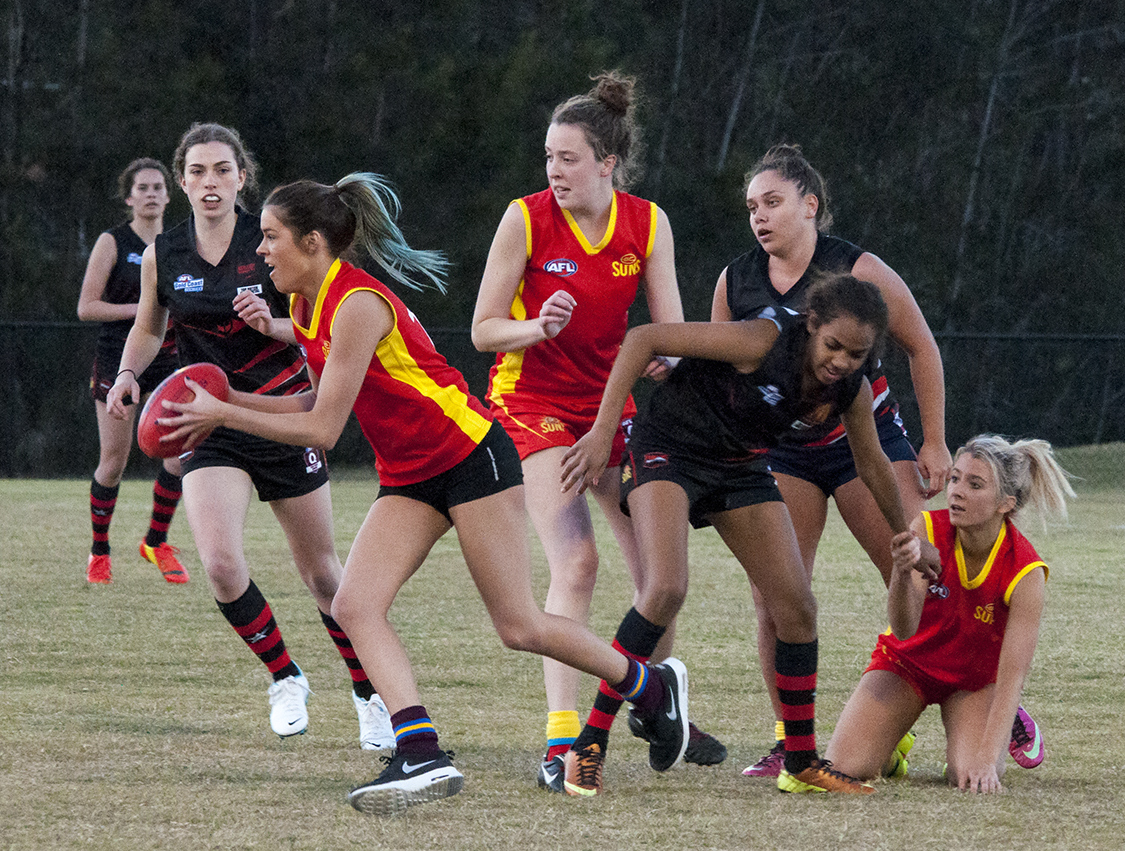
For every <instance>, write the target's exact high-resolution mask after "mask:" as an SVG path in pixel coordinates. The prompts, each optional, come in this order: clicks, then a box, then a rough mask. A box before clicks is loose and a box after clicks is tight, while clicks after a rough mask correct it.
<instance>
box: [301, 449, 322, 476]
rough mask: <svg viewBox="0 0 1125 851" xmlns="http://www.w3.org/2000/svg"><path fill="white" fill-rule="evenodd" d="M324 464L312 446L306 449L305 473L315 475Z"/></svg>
mask: <svg viewBox="0 0 1125 851" xmlns="http://www.w3.org/2000/svg"><path fill="white" fill-rule="evenodd" d="M322 466H323V464H322V463H321V460H320V453H319V452H317V451H316V450H315V449H313V448H312V447H311V446H308V447H306V448H305V472H306V473H315V472H317V471H318V470H319V469H320V468H321V467H322Z"/></svg>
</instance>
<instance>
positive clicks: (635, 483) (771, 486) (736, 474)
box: [621, 442, 782, 529]
mask: <svg viewBox="0 0 1125 851" xmlns="http://www.w3.org/2000/svg"><path fill="white" fill-rule="evenodd" d="M622 460H623V462H624V463H622V465H621V511H622V512H623V513H624V514H626V515H628V514H629V505H628V498H629V494H630V493H632V492H633V490H634V489H635V488H638V487H640V486H641V485H643V484H646V483H648V482H672V483H674V484H677V485H679V486H680V487H681V488H683V490H684V492H685V493H686V494H687V497H688V519H689V520H690V521H691V525H692V526H693V527H694V528H696V529H702V528H703V527H705V526H710V525H711V521H710V520H709V519H708V518H709V516H710V515H712V514H718V513H719V512H721V511H733V510H734V509H736V508H745V507H746V506H748V505H760V504H762V503H765V502H781V501H782V499H781V491H779V490H778V489H777V482H775V481H774V478H773V476H771V475H770V468H769V465H768V464H767V463H766V460H765V457H764V456H762V457H758V458H754V459H752V460H748V461H719V460H714V461H710V460H709V461H701V460H699V459H697V458H691V457H685V456H682V455H677V454H675V453H674V452H666V451H663V450H660V449H657V448H655V447H647V446H643V445H640V444H637V443H635V442H630V443H629V445H628V446H627V447H626V449H625V458H624V459H622Z"/></svg>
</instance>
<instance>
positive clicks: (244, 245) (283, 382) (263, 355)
mask: <svg viewBox="0 0 1125 851" xmlns="http://www.w3.org/2000/svg"><path fill="white" fill-rule="evenodd" d="M236 213H237V216H238V219H237V221H236V223H235V227H234V236H233V237H232V238H231V242H230V247H229V248H227V253H226V254H225V255H224V256H223V259H222V260H220V261H219V264H218V265H217V266H212V265H211V264H210V263H208V262H207V261H206V260H204V259H203V258H202V257H200V256H199V252H198V251H197V250H196V247H195V220H194V217H191V216H189V217H188V219H187V221H185V222H183V223H181V224H179V225H177V226H176V227H174V228H173V229H172V230H170V231H168V232H166V233H163V234H161V235H160V236H158V237H157V238H156V278H157V285H156V286H157V289H156V293H157V298H158V300H159V301H160V304H161V305H163V306H164V307H166V308H168V315H169V316H170V317H171V319H172V323H173V325H174V327H175V329H176V345H177V348H178V349H179V355H180V363H181V364H189V363H199V362H201V361H210V362H211V363H214V364H218V365H219V366H220V367H222V368H223V370H224V371H225V372H226V374H227V378H228V379H229V380H230V386H231V387H232V388H234V389H235V390H241V391H244V392H249V393H265V394H268V395H275V396H276V395H287V394H290V393H297V392H300V391H301V390H305V389H307V388H308V387H309V381H308V376H307V373H306V371H305V359H304V356H303V355H302V354H301V351H300V349H298V348H297V347H296V346H292V345H288V344H286V343H283V342H281V341H280V340H275V339H273V338H272V337H268V336H266V335H265V334H260V333H259V332H257V331H255V330H254V329H253V328H251V327H250V326H249V325H247V324H246V323H245V322H243V321H242V320H241V319H239V318H238V314H237V313H236V312H235V309H234V307H233V306H232V304H231V303H232V302H233V300H234V297H235V295H237V294H238V293H239V292H242V291H243V290H245V289H250V290H252V291H253V292H255V293H257V294H258V295H260V296H261V297H262V298H264V299H265V300H266V302H267V303H268V304H269V306H270V312H271V313H272V314H273V315H274V316H275V317H279V318H280V317H285V318H288V317H289V309H288V304H287V302H286V299H285V297H284V296H283V295H282V294H281V293H279V292H278V291H277V290H276V289H275V288H274V285H273V281H271V280H270V277H269V267H268V266H266V264H265V262H264V261H263V260H262V258H261V257H259V256H258V255H257V253H256V251H255V249H257V247H258V244H259V243H260V242H261V238H262V234H261V231H260V230H259V227H258V219H257V217H255V216H252V215H250V214H249V213H247V212H245V211H244V210H242V209H236Z"/></svg>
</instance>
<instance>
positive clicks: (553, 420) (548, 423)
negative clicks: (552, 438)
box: [539, 417, 566, 434]
mask: <svg viewBox="0 0 1125 851" xmlns="http://www.w3.org/2000/svg"><path fill="white" fill-rule="evenodd" d="M539 430H540V431H541V432H543V434H552V433H553V432H556V431H566V426H564V425H563V424H562V421H561V420H560V419H559V418H558V417H543V419H542V420H540V422H539Z"/></svg>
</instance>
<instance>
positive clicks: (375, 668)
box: [165, 174, 688, 815]
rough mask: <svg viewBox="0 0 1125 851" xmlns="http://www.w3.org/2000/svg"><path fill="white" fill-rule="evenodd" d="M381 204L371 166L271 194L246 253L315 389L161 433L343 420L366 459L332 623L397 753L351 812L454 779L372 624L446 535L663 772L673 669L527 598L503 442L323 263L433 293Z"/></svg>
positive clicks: (327, 428)
mask: <svg viewBox="0 0 1125 851" xmlns="http://www.w3.org/2000/svg"><path fill="white" fill-rule="evenodd" d="M398 209H399V202H398V198H397V196H396V195H395V194H394V192H393V191H392V190H391V189H390V188H389V187H388V186H387V185H386V184H385V183H384V181H383V180H382V179H381V178H380V177H379V176H378V175H373V174H350V175H348V176H347V177H345V178H343V179H341V180H340V181H338V182H337V183H336V184H334V185H332V186H326V185H323V184H319V183H313V182H312V181H299V182H297V183H293V184H289V185H287V186H282V187H280V188H279V189H276V190H274V192H273V193H272V194H271V195H270V196H269V198H268V199H267V200H266V203H265V206H264V208H263V210H262V218H261V228H262V242H261V245H260V246H259V248H258V251H259V253H260V254H261V255H262V256H263V257H264V258H265V261H266V263H268V264H269V265H270V266H271V267H273V271H272V272H271V278H272V279H273V282H274V284H275V285H276V286H277V288H278V290H280V291H281V292H284V293H289V294H290V307H289V311H290V316H291V317H292V320H293V327H294V329H295V332H296V334H297V337H298V339H299V340H301V342H302V343H303V344H304V346H305V348H306V350H307V351H308V358H309V367H310V369H311V371H312V373H313V381H314V386H315V392H313V393H304V394H301V395H298V396H285V397H278V396H271V397H269V398H268V399H264V398H260V397H251V396H248V395H247V394H238V393H232V394H231V397H230V398H231V401H232V402H233V403H234V404H230V403H223V402H219V401H218V400H216V399H215V398H214V397H212V396H210V395H209V394H207V393H206V392H204V391H203V390H202V388H199V390H198V391H197V395H196V398H195V399H194V401H192V402H190V403H171V404H169V405H168V406H167V407H169V408H170V413H169V417H168V418H167V419H166V420H165V424H166V425H175V426H182V428H178V429H177V431H176V432H173V434H172V435H170V437H172V438H175V437H177V435H181V434H188V433H191V432H196V431H197V432H198V433H200V434H206V433H207V432H208V430H209V429H211V428H214V427H216V426H224V427H227V428H234V429H240V430H242V431H246V432H249V433H251V434H256V435H259V436H261V437H263V438H267V439H270V440H276V441H281V442H285V443H293V444H297V445H304V444H307V443H312V444H315V445H320V446H328V447H331V446H333V445H334V444H335V443H336V440H337V439H338V438H339V436H340V433H341V432H342V431H343V428H344V425H345V423H346V422H347V420H348V417H349V416H350V414H351V413H352V412H353V411H354V412H355V415H356V418H357V419H358V421H359V424H360V427H361V428H362V429H363V433H364V435H365V436H366V437H367V440H368V442H370V444H371V446H372V448H373V449H374V450H375V464H376V469H377V470H378V472H379V494H378V496H377V497H376V499H375V504H374V505H373V506H372V507H371V510H370V512H368V515H367V519H366V520H365V521H364V523H363V526H362V527H361V528H360V530H359V533H358V535H357V536H356V539H355V543H354V544H353V545H352V549H351V552H350V553H349V555H348V559H347V563H346V565H345V568H344V578H343V581H342V582H341V584H340V590H339V592H338V593H337V594H336V598H335V600H334V601H333V603H332V613H333V615H334V616H335V617H336V618H337V620H339V622H340V623H341V624H342V625H343V626H344V627H345V628H346V629H347V632H348V635H349V636H350V637H351V639H352V641H353V643H354V645H355V650H356V653H357V655H358V657H359V659H360V660H361V661H362V662H363V665H364V668H365V669H366V670H367V671H368V672H369V673H370V675H371V679H372V681H373V682H374V683H375V685H376V686H377V687H378V689H379V693H380V694H381V695H382V696H383V699H384V700H385V701H386V703H387V708H388V709H389V710H390V711H391V713H392V715H391V720H392V723H393V725H394V733H395V740H396V745H397V752H396V754H395V757H394V759H393V760H392V761H391V762H390V763H389V765H388V766H387V768H386V769H385V770H384V771H383V772H382V773H381V774H379V775H378V776H377V777H375V778H374V779H373V780H371V781H370V782H368V783H364V784H362V785H360V786H357V787H356V788H355V789H353V790H352V791H351V794H350V795H349V796H348V800H349V802H350V803H351V804H352V806H354V807H355V808H356V809H358V810H361V811H363V812H368V813H372V814H377V815H394V814H397V813H400V812H402V811H403V810H405V808H407V807H409V806H412V805H415V804H423V803H426V802H428V801H434V800H438V799H440V798H445V797H449V796H451V795H454V794H456V793H457V792H459V791H460V790H461V787H462V784H463V782H464V780H463V776H462V775H461V772H459V771H458V770H457V769H456V768H454V766H453V764H452V762H451V760H450V755H449V754H447V753H445V752H443V751H442V749H441V748H440V747H439V745H438V735H437V728H436V727H435V725H434V722H433V721H432V720H431V719H430V716H429V711H428V710H427V709H426V707H425V706H423V705H422V701H421V698H420V697H419V694H418V687H417V684H416V683H415V680H414V672H413V670H412V668H411V665H410V660H409V658H408V657H407V655H406V649H405V648H404V647H403V644H402V642H401V640H400V639H399V637H398V634H397V633H396V632H395V629H394V627H393V626H392V625H391V622H390V620H389V612H390V608H391V606H392V604H393V603H394V601H395V598H396V597H397V595H398V592H399V589H401V588H402V586H403V585H404V584H405V583H406V581H407V580H408V579H409V578H410V577H411V576H412V575H413V574H414V573H415V571H417V570H418V569H419V568H420V567H421V566H422V564H423V562H424V561H425V560H426V557H427V555H428V554H429V552H430V549H431V547H433V545H434V544H435V543H437V541H438V539H439V538H440V537H442V535H444V534H445V533H446V532H447V531H449V530H450V529H451V528H452V529H454V530H455V531H456V532H457V539H458V541H459V543H460V545H461V552H462V554H463V555H464V557H465V562H466V564H467V566H468V568H469V573H470V574H471V575H472V577H473V581H474V582H475V583H476V586H477V588H478V589H479V591H480V595H481V598H482V600H483V601H484V604H485V607H486V608H487V609H488V613H489V615H490V617H491V618H492V622H493V625H494V626H495V628H496V631H497V633H498V634H499V635H500V638H501V640H502V641H503V642H504V644H505V646H507V647H510V648H513V649H518V650H526V651H529V652H532V653H538V654H540V655H543V656H550V657H551V658H553V659H556V660H558V661H559V662H562V663H564V664H566V665H569V666H571V667H573V668H577V669H579V670H581V671H585V672H587V673H589V674H593V675H594V676H596V677H599V678H601V679H603V680H605V681H607V682H608V683H610V684H611V686H612V688H613V689H614V690H615V691H616V692H617V693H619V694H621V695H622V696H623V697H624V698H625V699H626V700H628V701H629V702H630V703H632V704H633V705H634V707H635V708H636V711H637V713H638V717H639V718H640V719H641V720H642V721H643V722H644V723H645V725H646V729H647V730H648V731H649V732H650V733H651V736H650V743H649V764H650V765H651V766H652V767H653V768H654V769H655V770H657V771H664V770H666V769H668V768H670V767H671V766H672V765H673V764H674V763H675V762H676V761H677V760H679V758H680V757H681V756H682V755H683V753H684V750H685V749H686V747H687V737H688V722H687V673H686V671H684V669H683V665H682V664H681V663H680V662H679V661H678V660H675V659H668V660H666V661H665V662H664V663H663V664H661V665H655V666H649V665H647V664H644V663H642V662H638V661H637V660H635V659H633V658H630V657H627V656H626V655H624V654H623V653H621V652H618V651H617V650H615V649H614V648H613V647H611V646H610V645H609V644H607V643H606V642H604V641H602V640H600V639H598V638H597V637H595V636H594V635H593V634H592V633H591V632H589V631H588V630H587V629H586V628H585V627H584V626H582V625H581V624H579V623H577V622H575V621H572V620H570V619H569V618H565V617H561V616H559V615H551V614H545V613H544V612H543V611H541V610H540V609H539V608H538V607H537V606H536V603H535V598H534V595H533V593H532V587H531V556H530V551H529V546H528V538H527V513H526V511H525V509H524V492H523V474H522V471H521V469H520V460H519V454H518V453H517V452H516V448H515V445H514V444H513V443H512V439H511V438H510V437H509V436H508V435H507V433H506V432H505V431H504V429H503V427H502V426H501V425H500V424H499V423H498V422H496V421H495V420H494V419H493V417H492V415H491V414H489V412H488V410H487V409H486V408H485V407H484V406H483V405H481V403H480V402H479V401H478V400H477V399H476V398H475V397H474V396H472V394H470V393H469V390H468V386H467V385H466V384H465V380H464V378H463V377H462V376H461V373H459V372H458V371H457V370H456V369H454V368H453V367H452V366H450V365H449V364H448V363H447V362H446V360H445V358H443V357H442V356H441V355H440V354H438V352H437V351H436V350H435V349H434V346H433V342H432V341H431V340H430V337H429V335H428V334H427V333H426V331H425V329H423V327H422V325H421V324H420V323H419V322H418V319H417V317H415V316H414V314H413V313H411V312H410V311H409V310H407V308H406V306H405V305H404V304H403V303H402V301H400V300H399V298H398V297H397V296H396V295H395V294H394V293H393V292H391V290H390V289H389V288H388V287H387V286H386V285H384V284H383V283H382V282H380V281H378V280H376V279H375V278H373V277H371V276H370V275H368V274H367V273H366V272H364V271H363V270H362V269H357V268H355V267H354V266H352V265H351V264H349V263H347V262H345V261H343V260H341V259H340V255H341V254H343V253H344V252H345V251H347V250H348V249H349V248H351V247H352V245H353V244H355V245H358V246H360V247H362V248H364V249H365V250H367V251H368V252H369V253H370V254H371V255H372V256H374V257H375V258H376V259H377V260H378V261H379V262H380V264H381V265H382V266H383V268H385V269H387V270H388V271H389V272H390V274H391V275H392V276H393V277H394V278H396V280H398V281H399V283H403V284H407V285H414V283H413V281H412V280H411V279H410V277H408V273H409V272H414V273H420V274H421V275H422V276H424V277H425V278H426V279H428V281H429V282H430V283H431V284H432V285H434V286H436V287H437V288H439V289H444V282H443V275H444V270H445V266H446V264H445V260H444V258H443V257H442V256H441V255H439V254H435V253H433V252H428V251H416V250H414V249H412V248H410V246H408V245H407V244H406V242H405V241H404V239H403V237H402V234H401V232H400V231H399V229H398V226H397V224H396V223H395V217H396V215H397V212H398ZM189 386H192V387H193V389H195V388H197V387H198V385H194V386H193V385H191V384H189ZM244 405H245V407H244ZM171 411H178V412H180V416H179V417H176V416H174V415H173V414H172V413H171Z"/></svg>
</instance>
